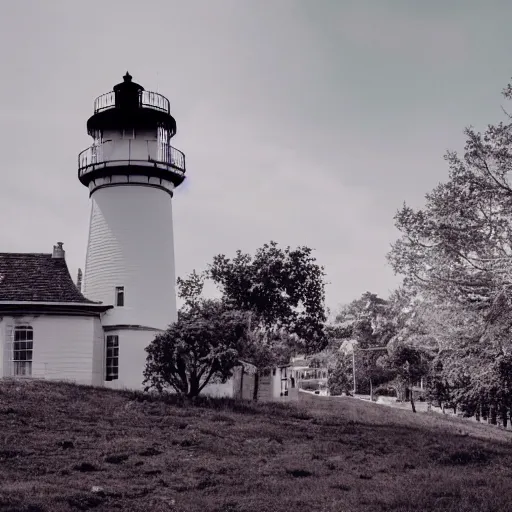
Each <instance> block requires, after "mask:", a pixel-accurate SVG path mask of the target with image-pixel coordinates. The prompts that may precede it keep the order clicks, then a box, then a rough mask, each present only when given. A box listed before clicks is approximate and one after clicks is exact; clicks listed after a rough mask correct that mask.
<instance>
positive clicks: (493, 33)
mask: <svg viewBox="0 0 512 512" xmlns="http://www.w3.org/2000/svg"><path fill="white" fill-rule="evenodd" d="M511 19H512V2H509V1H508V0H503V1H493V0H488V1H485V2H484V1H473V0H461V1H455V0H431V1H430V2H412V1H410V0H404V1H400V0H372V1H364V0H355V1H345V0H203V1H199V0H196V1H190V0H183V1H174V0H161V1H157V0H144V1H133V0H122V1H117V0H102V1H95V0H88V1H87V2H85V1H83V0H82V1H78V0H73V1H72V0H44V1H43V0H2V2H1V6H0V56H1V60H0V63H1V66H2V67H1V79H0V137H1V138H0V141H1V160H0V168H1V186H0V215H1V219H2V224H1V237H0V240H1V242H0V251H1V252H50V251H51V249H52V246H53V244H54V243H55V242H57V241H62V242H64V248H65V250H66V257H67V261H68V265H69V267H70V270H71V272H72V276H73V278H75V277H76V272H77V269H78V267H81V268H82V269H83V268H84V263H85V250H86V244H87V234H88V221H89V208H90V203H89V197H88V191H87V189H86V188H85V187H84V186H83V185H81V184H80V182H79V181H78V179H77V155H78V153H79V152H80V151H81V150H82V149H84V148H86V147H87V146H89V145H90V144H91V142H92V140H91V139H90V138H89V137H88V135H87V133H86V121H87V119H88V117H90V115H92V108H93V101H94V98H95V97H96V96H99V95H100V94H102V93H104V92H107V91H109V90H111V89H112V87H113V86H114V85H115V84H116V83H118V82H120V81H121V80H122V76H123V75H124V74H125V72H126V71H127V70H128V71H129V72H130V73H131V74H132V75H133V77H134V81H136V82H138V83H140V84H141V85H143V86H144V87H145V88H146V89H148V90H153V91H157V92H160V93H162V94H164V95H165V96H167V97H168V98H169V100H170V102H171V111H172V113H173V115H174V117H175V118H176V120H177V124H178V133H177V135H176V137H175V138H174V139H173V145H174V146H176V147H177V148H179V149H181V150H182V151H184V152H185V154H186V157H187V176H188V180H186V182H185V184H183V185H182V186H181V187H180V188H179V189H178V190H177V191H176V193H175V196H174V199H173V201H174V233H175V252H176V267H177V268H176V271H177V275H182V276H183V275H184V274H186V273H188V272H190V271H191V270H192V269H194V268H196V269H198V270H200V269H203V268H204V267H205V266H206V264H207V263H208V262H209V261H211V259H212V257H213V255H215V254H218V253H224V254H226V255H227V256H231V255H234V252H235V251H236V249H238V248H240V249H242V250H243V251H248V252H250V253H254V251H255V250H256V249H257V248H258V247H260V246H261V245H262V244H264V243H265V242H268V241H270V240H275V241H277V242H278V243H279V244H281V245H283V246H286V245H291V246H297V245H307V246H310V247H312V248H314V249H315V255H316V257H317V260H318V262H319V263H321V264H322V265H324V266H325V268H326V272H327V278H328V281H329V285H328V288H327V303H328V305H329V306H330V307H332V308H336V307H337V305H338V304H340V303H346V302H349V301H350V300H352V299H354V298H357V297H358V296H359V295H360V294H361V293H363V292H365V291H366V290H370V291H373V292H375V293H379V294H381V295H382V296H386V295H387V294H388V293H389V291H390V290H392V289H393V288H394V287H395V286H396V285H397V284H398V283H399V278H397V277H395V276H394V275H393V272H392V270H391V269H390V268H389V267H388V266H387V263H386V259H385V255H386V253H387V252H388V250H389V247H390V244H391V243H392V242H393V241H394V240H395V239H396V238H397V232H396V230H395V228H394V226H393V216H394V214H395V212H396V210H397V209H398V208H399V207H400V206H401V204H402V203H403V201H407V202H408V203H410V204H411V205H413V206H421V205H422V203H423V198H424V195H425V193H426V192H428V191H429V190H431V189H432V188H433V187H434V186H435V185H436V184H437V183H438V182H439V181H442V180H444V179H445V178H446V176H447V167H446V164H445V162H444V160H443V154H444V153H445V151H446V150H447V149H455V150H462V149H463V143H464V137H463V134H462V130H463V128H464V127H465V126H467V125H469V124H472V125H474V126H475V127H476V128H478V129H484V128H485V126H486V125H487V124H488V123H492V122H495V121H499V120H501V119H502V118H503V116H502V113H501V106H502V105H504V101H503V99H502V97H501V95H500V91H501V89H502V88H503V87H504V86H505V85H506V83H507V82H508V81H509V77H510V76H511V75H512V57H511V55H512V37H511V35H510V33H511V32H510V20H511Z"/></svg>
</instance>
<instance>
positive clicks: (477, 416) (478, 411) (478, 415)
mask: <svg viewBox="0 0 512 512" xmlns="http://www.w3.org/2000/svg"><path fill="white" fill-rule="evenodd" d="M480 414H481V413H480V405H478V406H477V408H476V411H475V420H476V421H480Z"/></svg>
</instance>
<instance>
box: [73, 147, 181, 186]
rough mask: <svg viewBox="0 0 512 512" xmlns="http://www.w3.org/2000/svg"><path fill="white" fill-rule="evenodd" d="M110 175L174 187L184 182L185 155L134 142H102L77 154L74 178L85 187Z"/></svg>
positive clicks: (174, 149) (177, 151) (173, 150)
mask: <svg viewBox="0 0 512 512" xmlns="http://www.w3.org/2000/svg"><path fill="white" fill-rule="evenodd" d="M111 175H123V176H129V175H143V176H147V177H148V178H149V177H153V178H159V179H163V180H167V181H170V182H172V183H173V184H174V185H175V186H178V185H179V184H180V183H182V182H183V180H184V179H185V155H184V154H183V153H182V152H181V151H179V150H178V149H176V148H174V147H172V146H171V145H170V144H166V143H162V142H158V141H156V140H137V139H118V140H106V141H104V142H102V143H100V144H93V145H92V146H90V147H88V148H87V149H85V150H84V151H82V152H81V153H80V154H79V155H78V179H79V180H80V181H81V182H82V184H84V185H85V186H89V183H90V182H91V181H93V180H96V179H98V178H105V177H106V176H111Z"/></svg>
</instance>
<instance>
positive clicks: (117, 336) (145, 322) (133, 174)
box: [78, 73, 185, 388]
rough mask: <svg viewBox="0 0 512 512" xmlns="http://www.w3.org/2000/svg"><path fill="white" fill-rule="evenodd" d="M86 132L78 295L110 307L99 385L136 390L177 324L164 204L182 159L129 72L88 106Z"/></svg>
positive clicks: (169, 127)
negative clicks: (84, 229)
mask: <svg viewBox="0 0 512 512" xmlns="http://www.w3.org/2000/svg"><path fill="white" fill-rule="evenodd" d="M87 133H88V134H89V135H90V136H91V137H92V139H93V143H92V145H91V146H90V147H88V148H87V149H85V150H84V151H82V152H81V153H80V154H79V156H78V179H79V180H80V182H81V183H82V184H83V185H84V186H85V187H87V188H88V190H89V195H90V198H91V214H90V225H89V238H88V243H87V254H86V263H85V271H84V276H83V290H82V291H83V294H84V295H85V296H86V297H87V298H88V299H91V300H93V301H98V302H102V303H103V304H109V305H112V306H113V308H111V309H109V310H108V311H107V312H106V313H104V315H103V317H102V321H101V323H102V326H103V331H104V333H98V336H103V335H105V339H106V342H105V350H106V351H107V353H106V354H97V355H96V356H95V357H97V358H98V360H100V359H104V358H105V357H106V361H107V363H106V364H107V368H106V373H105V375H106V377H105V380H106V382H107V385H111V386H113V387H128V388H140V387H141V385H142V379H143V377H142V372H143V370H144V367H145V361H146V353H145V350H144V349H145V348H146V347H147V345H148V344H149V343H150V342H151V341H152V340H153V339H154V337H155V335H156V334H158V332H161V331H163V330H165V329H166V328H167V327H168V325H169V324H171V323H172V322H174V321H175V320H176V316H177V313H176V292H175V264H174V241H173V216H172V197H173V193H174V190H175V188H176V187H178V186H179V185H180V184H181V183H182V182H183V180H184V179H185V155H184V154H183V153H182V152H181V151H179V150H178V149H176V148H174V147H172V146H171V144H170V141H171V138H172V137H173V136H174V135H175V134H176V121H175V119H174V117H173V116H172V115H171V112H170V105H169V100H168V99H167V98H165V97H164V96H162V95H160V94H157V93H155V92H149V91H146V90H145V89H144V87H142V86H141V85H139V84H137V83H135V82H134V81H133V80H132V77H131V76H130V74H129V73H126V75H125V76H124V77H123V81H122V82H121V83H119V84H117V85H115V86H114V88H113V90H112V91H111V92H108V93H106V94H103V95H102V96H99V97H98V98H96V100H95V102H94V113H93V115H92V116H91V117H90V118H89V120H88V121H87ZM109 354H110V356H111V357H110V359H109ZM109 361H110V362H109ZM109 364H110V366H111V368H109ZM116 365H117V366H116Z"/></svg>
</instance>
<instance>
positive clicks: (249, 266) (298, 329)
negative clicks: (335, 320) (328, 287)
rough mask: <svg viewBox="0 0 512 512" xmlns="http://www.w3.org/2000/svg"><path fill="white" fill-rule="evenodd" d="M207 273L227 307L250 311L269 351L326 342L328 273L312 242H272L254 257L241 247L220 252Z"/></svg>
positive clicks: (308, 349)
mask: <svg viewBox="0 0 512 512" xmlns="http://www.w3.org/2000/svg"><path fill="white" fill-rule="evenodd" d="M206 274H207V276H208V277H209V278H210V279H211V280H212V281H213V282H214V283H215V284H216V285H217V286H218V287H219V289H220V291H221V292H222V296H223V297H222V300H223V301H224V303H225V304H226V305H227V306H228V307H230V308H232V309H237V310H240V311H248V312H250V314H251V328H252V330H253V332H254V333H255V335H256V333H257V335H258V336H259V337H260V341H261V343H262V344H263V345H265V346H267V347H268V350H269V352H270V353H271V352H272V351H273V349H274V348H275V347H279V346H281V348H283V347H284V346H287V347H289V348H290V349H291V350H290V351H291V352H292V353H301V352H303V353H306V354H311V353H314V352H318V351H320V350H322V349H323V348H324V347H325V345H326V342H327V338H326V335H325V330H324V325H325V322H326V314H325V307H324V301H325V292H324V286H325V283H324V275H325V274H324V269H323V267H320V266H319V265H318V264H317V263H316V260H315V258H314V257H313V255H312V250H311V249H310V248H308V247H297V248H295V249H291V248H290V247H287V248H285V249H282V248H280V247H278V245H277V243H275V242H270V243H269V244H265V245H264V246H263V247H262V248H260V249H258V250H257V251H256V254H255V256H254V257H252V256H251V255H249V254H245V253H242V251H240V250H239V251H237V253H236V255H235V257H234V258H232V259H229V258H227V257H226V256H224V255H222V254H221V255H217V256H215V257H214V259H213V263H212V264H211V265H210V266H209V267H208V269H207V271H206ZM278 352H279V350H278Z"/></svg>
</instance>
